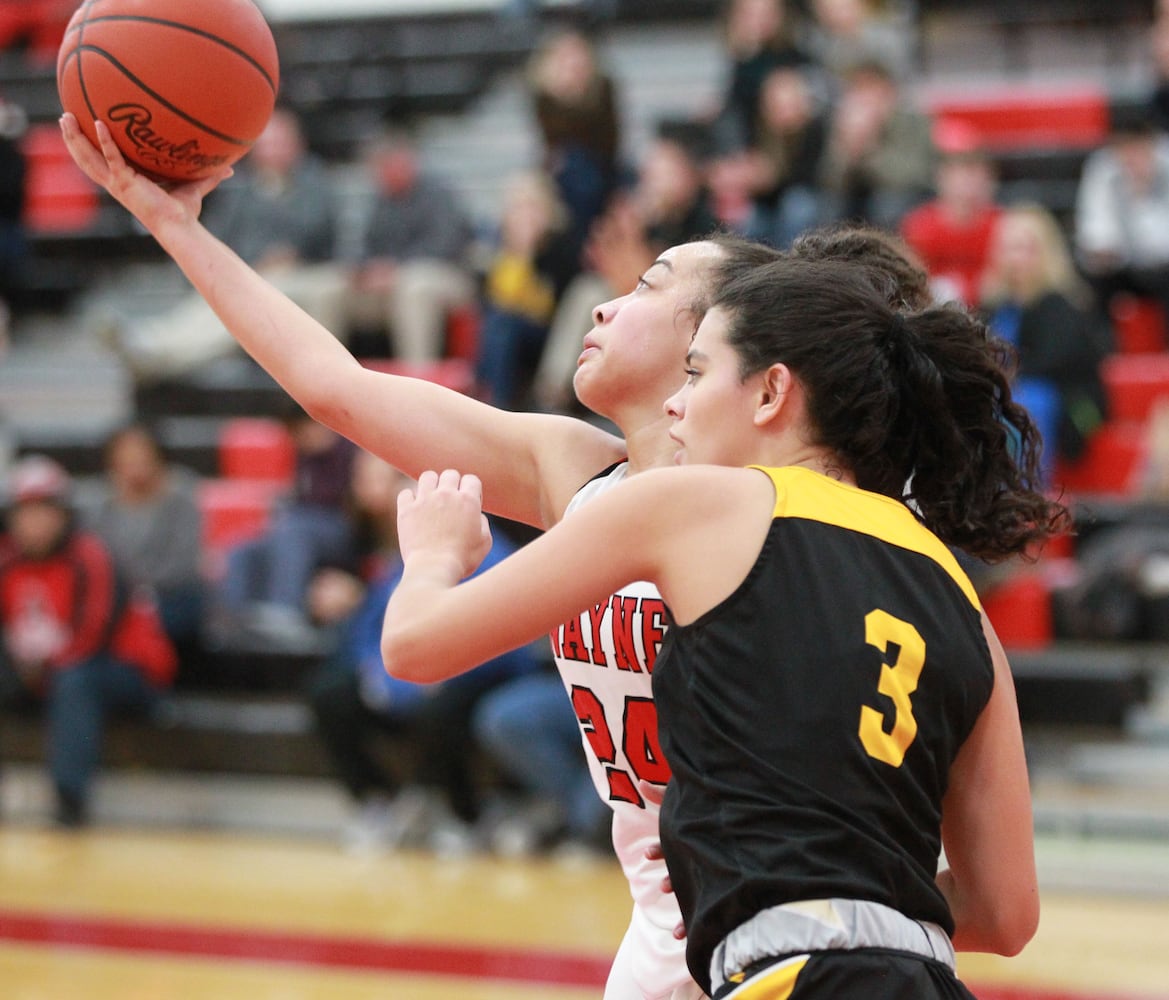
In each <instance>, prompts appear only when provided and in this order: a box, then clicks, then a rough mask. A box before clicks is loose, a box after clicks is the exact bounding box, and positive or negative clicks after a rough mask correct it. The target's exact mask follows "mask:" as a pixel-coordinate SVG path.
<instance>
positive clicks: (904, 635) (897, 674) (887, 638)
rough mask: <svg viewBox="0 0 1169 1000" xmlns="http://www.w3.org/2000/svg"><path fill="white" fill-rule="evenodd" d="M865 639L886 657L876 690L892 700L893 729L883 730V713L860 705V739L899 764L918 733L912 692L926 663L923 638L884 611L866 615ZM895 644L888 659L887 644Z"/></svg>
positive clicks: (889, 761) (879, 757) (874, 752)
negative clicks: (893, 652) (893, 655)
mask: <svg viewBox="0 0 1169 1000" xmlns="http://www.w3.org/2000/svg"><path fill="white" fill-rule="evenodd" d="M865 642H867V643H868V644H869V645H870V646H876V647H877V649H878V650H880V653H881V657H882V659H883V660H884V661H885V662H883V663H882V664H881V680H880V682H879V683H878V684H877V691H878V692H880V693H881V694H883V695H885V696H886V697H887V698H889V700H890V701H892V702H893V710H894V717H893V729H892V730H891V731H890V732H886V731H885V713H884V712H880V711H878V710H877V709H875V708H870V707H869V706H868V705H863V706H862V707H861V725H860V739H861V743H862V744H863V745H864V748H865V750H867V751H868V754H869V756H870V757H875V758H876V759H877V760H880V761H884V762H885V763H886V764H889V765H890V766H892V767H900V766H901V762H902V761H903V760H904V759H905V751H906V750H908V749H909V745H910V744H911V743H912V742H913V739H914V737H915V736H917V720H916V719H915V718H914V717H913V704H912V701H911V698H912V695H913V692H914V691H916V690H917V680H918V678H919V677H920V676H921V668H922V667H923V666H924V665H925V640H924V639H922V637H921V633H919V632H918V631H917V629H915V628H914V627H913V626H912V625H910V624H909V622H903V621H902V620H901V619H900V618H894V617H893V616H892V615H891V614H888V613H887V612H884V611H880V610H877V611H870V612H869V613H868V614H867V615H865ZM891 646H895V647H897V651H896V653H895V657H894V658H893V659H892V662H890V657H891V654H890V647H891Z"/></svg>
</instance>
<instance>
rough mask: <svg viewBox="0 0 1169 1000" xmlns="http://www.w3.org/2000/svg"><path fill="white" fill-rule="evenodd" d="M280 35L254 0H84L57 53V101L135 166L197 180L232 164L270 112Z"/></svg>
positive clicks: (165, 177) (88, 132) (172, 177)
mask: <svg viewBox="0 0 1169 1000" xmlns="http://www.w3.org/2000/svg"><path fill="white" fill-rule="evenodd" d="M279 77H280V70H279V59H278V57H277V52H276V42H275V40H274V39H273V37H272V31H271V29H270V28H269V27H268V24H267V22H266V21H265V20H264V16H263V15H262V14H261V13H260V11H259V9H258V8H257V7H256V5H255V4H254V3H252V0H85V2H84V3H82V5H81V6H80V7H79V8H78V9H77V11H76V12H75V13H74V14H73V18H72V20H71V21H70V22H69V25H68V27H67V28H66V30H65V37H64V40H63V41H62V43H61V48H60V51H59V53H58V56H57V92H58V94H59V96H60V98H61V106H62V107H63V108H64V110H66V111H71V112H73V114H75V115H76V116H77V121H78V123H79V124H80V126H81V128H82V130H83V131H84V132H85V134H86V135H87V136H88V137H89V138H90V140H91V141H93V142H96V141H97V134H96V132H95V130H94V127H93V122H94V119H95V118H99V119H101V120H102V121H104V122H105V123H106V124H107V125H108V126H109V128H110V131H111V132H112V133H113V136H114V140H115V142H117V144H118V147H119V149H121V151H122V155H123V156H124V157H125V158H126V161H127V162H128V163H130V164H131V165H132V166H134V167H135V168H136V169H138V170H140V171H142V172H143V173H145V174H148V175H150V176H152V177H155V178H158V179H162V180H168V181H189V180H197V179H199V178H202V177H206V176H208V175H210V174H212V173H214V172H215V171H216V170H217V169H218V168H220V167H222V166H224V165H227V164H231V163H234V162H235V161H236V160H238V159H239V158H240V157H241V156H243V155H244V154H245V153H247V151H248V150H249V149H250V148H251V146H252V143H253V142H254V141H255V140H256V137H257V136H259V134H260V133H261V132H262V131H263V129H264V126H265V125H266V124H267V123H268V119H269V118H270V117H271V115H272V110H273V107H274V106H275V103H276V92H277V89H278V87H279Z"/></svg>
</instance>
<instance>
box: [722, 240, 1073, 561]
mask: <svg viewBox="0 0 1169 1000" xmlns="http://www.w3.org/2000/svg"><path fill="white" fill-rule="evenodd" d="M888 281H889V279H888V276H887V275H884V276H882V274H881V273H880V272H879V271H875V270H873V269H870V268H867V267H865V266H863V265H859V264H854V263H848V262H842V261H839V260H821V261H808V260H801V259H799V258H797V257H794V256H788V257H786V258H784V259H780V260H776V261H773V262H772V263H769V264H764V265H762V266H760V267H756V268H752V269H750V270H748V271H744V272H742V273H741V274H739V275H737V276H736V277H733V278H732V279H731V280H729V281H728V282H726V283H725V284H723V285H721V286H719V287H716V288H715V290H714V292H713V294H712V298H711V302H710V306H711V308H714V307H719V308H722V309H725V310H726V311H727V312H728V313H729V323H728V328H727V335H726V336H727V341H728V343H729V344H730V345H731V347H732V348H733V349H734V350H735V351H736V353H737V354H738V356H739V359H740V366H741V372H742V375H743V377H746V376H748V375H750V374H753V373H755V372H759V371H763V370H764V369H766V368H767V367H769V366H770V365H772V364H775V363H777V362H782V363H784V364H786V365H787V366H788V367H789V368H791V370H792V372H793V373H794V374H795V375H796V377H797V378H798V379H799V380H800V383H801V384H802V386H803V388H804V391H805V393H806V397H807V406H808V416H809V420H810V422H811V425H812V428H813V433H814V434H815V435H816V443H817V444H820V445H822V446H824V447H826V448H828V449H830V450H831V451H832V452H833V454H834V455H835V456H836V458H837V460H838V461H839V462H840V464H841V466H842V467H844V468H847V469H848V470H850V471H851V472H852V474H853V475H854V476H855V477H856V481H857V484H858V485H859V486H860V487H861V488H862V489H867V490H872V491H874V492H877V493H882V494H884V495H886V496H890V497H894V498H896V499H898V500H903V501H905V502H906V503H908V504H909V505H910V506H911V508H912V509H914V510H915V512H916V513H917V514H918V516H919V517H920V518H921V520H922V521H923V523H925V524H926V526H927V527H929V528H930V529H931V530H932V531H933V532H934V533H935V534H937V535H938V537H939V538H941V539H942V541H944V542H946V543H947V544H949V545H953V546H956V547H958V548H961V549H963V550H965V551H966V552H969V553H970V554H971V555H975V556H978V557H980V558H983V559H986V560H989V561H995V560H999V559H1003V558H1006V557H1007V556H1010V555H1014V554H1017V553H1022V552H1025V551H1026V549H1027V548H1028V547H1029V546H1030V545H1031V543H1032V542H1036V541H1040V540H1042V539H1045V538H1047V537H1050V536H1051V535H1054V534H1057V533H1060V532H1062V531H1064V530H1066V529H1067V528H1068V526H1069V517H1068V512H1067V510H1066V509H1065V508H1064V507H1063V506H1062V505H1061V504H1059V503H1056V502H1053V501H1051V500H1049V499H1048V498H1047V497H1045V496H1044V495H1043V493H1042V492H1041V490H1040V474H1039V458H1040V448H1041V441H1040V437H1039V433H1038V431H1037V430H1036V427H1035V425H1034V423H1033V422H1032V420H1031V418H1030V417H1029V416H1028V414H1027V412H1026V411H1025V410H1024V409H1023V408H1022V407H1021V406H1019V405H1018V404H1017V403H1016V402H1015V401H1014V400H1013V399H1012V398H1011V388H1010V383H1009V376H1008V373H1009V368H1008V365H1009V362H1010V356H1011V355H1010V349H1009V347H1008V345H1006V344H1005V343H1004V342H1002V341H1000V340H998V339H996V338H994V337H992V336H991V334H990V332H989V331H988V329H987V327H986V326H985V325H984V324H983V323H981V322H979V321H978V320H977V319H975V318H974V317H972V316H971V315H969V314H968V313H967V312H965V311H964V310H962V309H960V308H955V307H949V306H946V307H931V308H927V309H923V310H919V311H917V312H912V313H904V312H901V311H899V310H897V309H896V308H894V307H893V306H891V305H890V296H889V295H888V294H887V289H886V293H883V292H882V291H881V288H882V284H883V283H886V284H887V283H888Z"/></svg>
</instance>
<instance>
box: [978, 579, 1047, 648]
mask: <svg viewBox="0 0 1169 1000" xmlns="http://www.w3.org/2000/svg"><path fill="white" fill-rule="evenodd" d="M982 607H983V610H984V611H985V612H986V616H987V618H989V619H990V623H991V624H992V625H993V626H994V630H995V632H996V633H997V634H998V637H999V639H1000V640H1001V642H1002V644H1003V645H1004V646H1006V647H1007V648H1008V649H1039V648H1041V647H1043V646H1046V645H1047V644H1048V643H1050V642H1051V640H1052V635H1053V628H1052V618H1051V588H1050V587H1049V586H1048V584H1047V581H1046V580H1045V579H1044V577H1043V574H1042V573H1040V572H1038V571H1032V570H1022V571H1020V572H1018V573H1016V574H1015V575H1013V576H1011V577H1010V578H1009V579H1007V580H1005V581H1003V582H1002V583H999V584H996V585H995V586H994V587H992V588H989V589H988V590H987V592H986V593H984V594H983V595H982Z"/></svg>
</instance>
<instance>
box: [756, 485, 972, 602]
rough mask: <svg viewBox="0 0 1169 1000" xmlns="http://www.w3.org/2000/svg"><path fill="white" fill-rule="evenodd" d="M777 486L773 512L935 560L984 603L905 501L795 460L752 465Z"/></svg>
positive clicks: (939, 540)
mask: <svg viewBox="0 0 1169 1000" xmlns="http://www.w3.org/2000/svg"><path fill="white" fill-rule="evenodd" d="M748 468H750V469H758V470H759V471H760V472H762V473H764V474H765V475H766V476H768V477H769V478H770V479H771V481H772V483H773V484H774V485H775V508H774V510H773V514H772V516H773V517H796V518H803V519H804V520H807V521H819V522H821V523H822V524H834V525H837V526H838V527H841V528H846V529H848V530H849V531H855V532H858V533H860V534H863V535H870V536H872V537H873V538H878V539H880V540H881V541H884V542H889V543H890V544H891V545H896V546H898V547H899V548H903V549H908V550H909V551H910V552H917V553H919V554H920V555H923V556H925V557H926V558H928V559H931V560H933V561H934V562H935V563H937V564H938V566H940V567H941V568H942V569H943V570H945V572H946V573H947V574H948V575H949V576H950V578H951V579H953V581H954V582H955V583H956V584H957V585H958V586H959V587H961V588H962V593H964V594H965V595H966V598H967V600H969V601H970V603H971V604H972V605H974V607H975V608H976V609H978V610H979V611H981V610H982V604H981V602H980V601H979V600H978V594H977V593H976V592H975V590H974V585H973V584H972V583H971V582H970V578H969V577H967V575H966V573H965V572H963V570H962V567H961V566H959V565H958V560H957V559H955V558H954V554H953V553H952V552H951V551H950V550H949V549H948V548H946V546H945V544H943V542H942V540H941V539H940V538H938V537H937V535H935V534H934V533H933V532H932V531H930V530H929V529H928V528H927V527H925V525H923V524H921V523H920V522H919V521H918V520H917V518H915V517H914V516H913V513H912V512H911V511H910V510H909V508H908V507H906V506H905V504H903V503H901V502H900V501H898V500H894V499H893V498H892V497H887V496H882V495H881V494H880V493H871V492H869V491H868V490H862V489H858V488H857V487H856V486H850V485H848V484H847V483H841V482H838V481H837V480H835V479H830V478H829V477H828V476H825V475H822V474H821V473H819V472H813V471H812V470H811V469H805V468H802V467H800V466H796V465H789V466H784V467H783V468H768V467H767V466H763V465H751V466H748Z"/></svg>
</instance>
